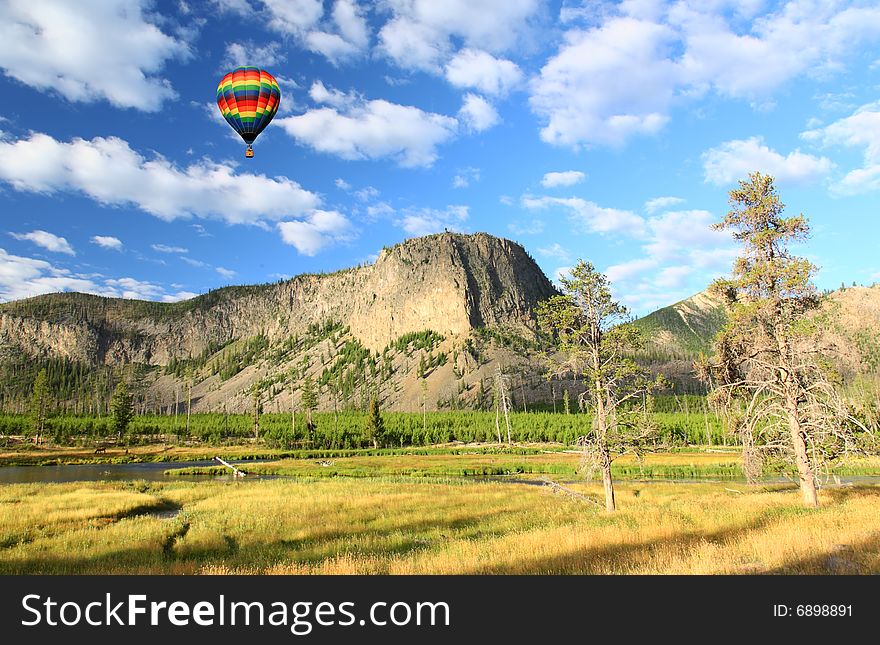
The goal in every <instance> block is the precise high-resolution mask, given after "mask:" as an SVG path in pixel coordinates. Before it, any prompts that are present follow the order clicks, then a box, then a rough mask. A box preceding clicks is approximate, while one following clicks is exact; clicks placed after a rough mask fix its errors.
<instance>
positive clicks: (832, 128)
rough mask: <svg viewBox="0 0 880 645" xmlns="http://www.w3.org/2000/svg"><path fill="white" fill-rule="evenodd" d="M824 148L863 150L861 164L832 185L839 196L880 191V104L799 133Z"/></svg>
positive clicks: (864, 107)
mask: <svg viewBox="0 0 880 645" xmlns="http://www.w3.org/2000/svg"><path fill="white" fill-rule="evenodd" d="M801 137H802V138H803V139H806V140H808V141H814V142H817V143H819V144H821V145H823V146H843V147H847V148H863V149H864V152H863V159H864V161H863V165H862V167H861V168H855V169H853V170H851V171H849V172H848V173H847V174H846V175H845V176H844V177H843V179H841V180H840V181H839V182H837V183H836V184H834V185H833V186H832V190H833V191H834V192H836V193H839V194H844V195H855V194H859V193H865V192H870V191H873V190H878V189H880V102H875V103H869V104H867V105H863V106H861V107H860V108H858V109H857V110H856V111H855V112H853V113H852V114H851V115H849V116H847V117H844V118H842V119H840V120H838V121H835V122H834V123H831V124H830V125H827V126H825V127H822V128H816V129H813V130H807V131H806V132H804V133H802V134H801Z"/></svg>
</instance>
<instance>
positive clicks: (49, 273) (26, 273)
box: [0, 248, 196, 302]
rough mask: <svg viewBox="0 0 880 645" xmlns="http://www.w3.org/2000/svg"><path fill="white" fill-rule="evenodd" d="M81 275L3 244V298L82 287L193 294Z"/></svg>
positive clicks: (172, 296) (113, 294)
mask: <svg viewBox="0 0 880 645" xmlns="http://www.w3.org/2000/svg"><path fill="white" fill-rule="evenodd" d="M100 278H102V276H99V275H96V274H89V275H81V274H76V273H72V272H71V271H69V270H68V269H64V268H61V267H57V266H55V265H53V264H51V263H50V262H46V261H45V260H37V259H34V258H28V257H22V256H19V255H12V254H10V253H7V252H6V250H4V249H2V248H0V301H9V300H18V299H20V298H30V297H31V296H37V295H41V294H44V293H55V292H58V291H78V292H81V293H92V294H95V295H99V296H107V297H110V298H137V299H143V300H163V301H166V302H170V301H175V300H182V299H185V298H191V297H193V296H195V295H196V294H194V293H192V292H189V291H178V292H176V293H167V292H166V291H165V289H163V288H162V287H161V286H159V285H157V284H155V283H152V282H145V281H141V280H136V279H134V278H130V277H125V278H103V279H100Z"/></svg>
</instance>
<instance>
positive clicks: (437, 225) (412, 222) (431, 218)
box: [396, 206, 469, 236]
mask: <svg viewBox="0 0 880 645" xmlns="http://www.w3.org/2000/svg"><path fill="white" fill-rule="evenodd" d="M468 210H469V209H468V207H467V206H447V207H446V209H445V210H438V209H434V208H423V209H420V210H411V211H407V212H406V213H405V214H404V216H403V217H402V218H401V219H399V220H398V221H397V222H396V224H397V225H398V226H399V227H400V228H402V229H403V230H404V231H406V232H407V233H409V234H410V235H416V236H421V235H430V234H431V233H440V232H442V231H445V230H450V231H460V230H462V228H461V227H462V226H463V225H464V223H465V222H466V221H467V219H468Z"/></svg>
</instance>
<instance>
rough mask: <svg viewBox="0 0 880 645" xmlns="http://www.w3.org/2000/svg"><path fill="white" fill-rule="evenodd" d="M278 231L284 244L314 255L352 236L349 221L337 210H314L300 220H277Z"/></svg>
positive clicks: (304, 253) (302, 252) (303, 253)
mask: <svg viewBox="0 0 880 645" xmlns="http://www.w3.org/2000/svg"><path fill="white" fill-rule="evenodd" d="M278 231H279V232H280V233H281V239H282V240H283V241H284V243H285V244H290V245H291V246H293V247H294V248H296V250H297V251H299V253H301V254H302V255H308V256H314V255H316V254H317V253H318V252H319V251H321V250H323V249H324V248H326V247H327V246H329V245H331V244H333V243H336V242H344V241H347V240H349V239H351V237H352V236H353V233H354V231H353V227H352V225H351V222H349V220H348V219H347V218H346V217H345V216H344V215H342V214H341V213H338V212H337V211H324V210H316V211H314V212H313V213H311V214H310V215H309V216H308V217H306V218H305V219H302V220H296V221H289V222H279V223H278Z"/></svg>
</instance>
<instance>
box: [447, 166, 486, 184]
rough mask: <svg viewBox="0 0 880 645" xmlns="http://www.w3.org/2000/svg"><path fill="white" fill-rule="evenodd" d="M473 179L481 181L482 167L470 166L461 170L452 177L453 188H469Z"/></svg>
mask: <svg viewBox="0 0 880 645" xmlns="http://www.w3.org/2000/svg"><path fill="white" fill-rule="evenodd" d="M472 181H480V169H479V168H474V167H473V166H468V167H467V168H463V169H461V170H459V171H458V172H457V173H456V174H455V176H454V177H453V178H452V187H453V188H467V187H468V186H470V185H471V182H472Z"/></svg>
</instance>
